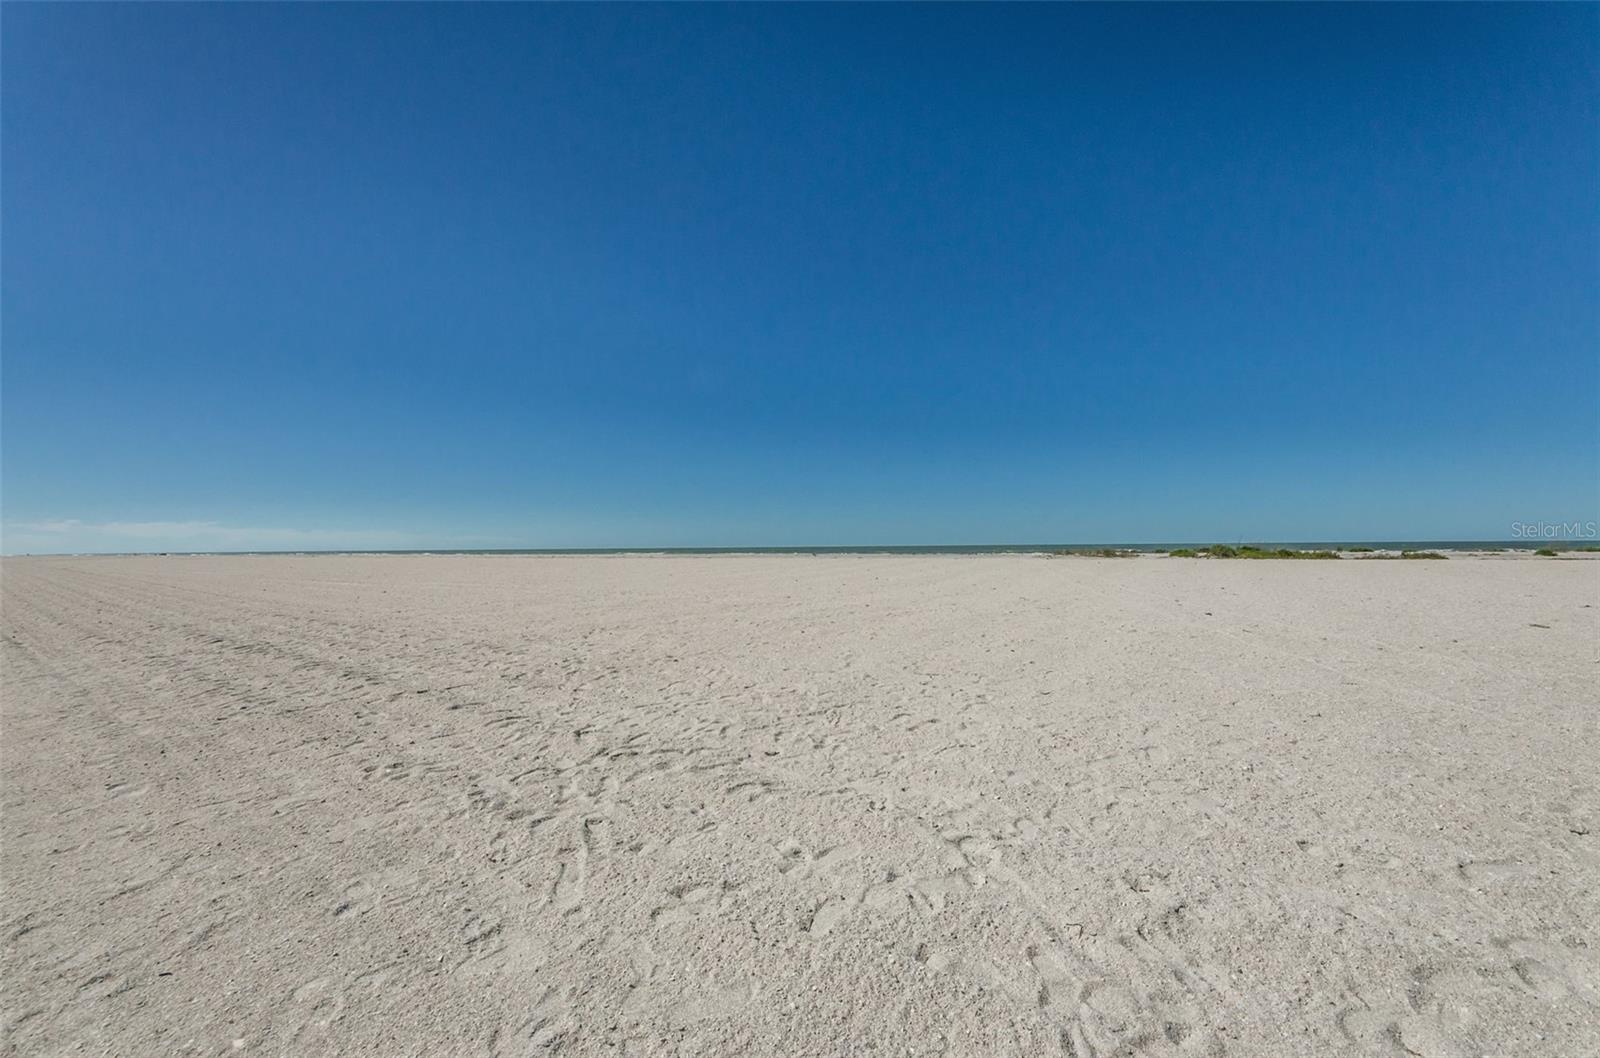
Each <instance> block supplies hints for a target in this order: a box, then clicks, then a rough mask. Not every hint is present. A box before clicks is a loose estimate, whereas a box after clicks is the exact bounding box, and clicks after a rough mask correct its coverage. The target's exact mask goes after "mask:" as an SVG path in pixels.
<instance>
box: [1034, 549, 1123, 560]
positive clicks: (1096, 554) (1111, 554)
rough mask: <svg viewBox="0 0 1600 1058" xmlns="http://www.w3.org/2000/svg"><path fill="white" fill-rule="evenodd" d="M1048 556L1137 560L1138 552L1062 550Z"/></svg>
mask: <svg viewBox="0 0 1600 1058" xmlns="http://www.w3.org/2000/svg"><path fill="white" fill-rule="evenodd" d="M1050 554H1052V555H1055V556H1058V557H1061V558H1085V557H1087V558H1138V557H1139V552H1137V551H1130V550H1129V549H1128V548H1125V547H1084V548H1062V549H1061V550H1059V551H1052V552H1050Z"/></svg>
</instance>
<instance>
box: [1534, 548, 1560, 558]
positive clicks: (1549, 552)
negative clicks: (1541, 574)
mask: <svg viewBox="0 0 1600 1058" xmlns="http://www.w3.org/2000/svg"><path fill="white" fill-rule="evenodd" d="M1534 554H1536V555H1543V556H1544V557H1545V558H1555V557H1556V552H1555V549H1554V548H1550V547H1541V548H1540V549H1539V550H1537V551H1535V552H1534Z"/></svg>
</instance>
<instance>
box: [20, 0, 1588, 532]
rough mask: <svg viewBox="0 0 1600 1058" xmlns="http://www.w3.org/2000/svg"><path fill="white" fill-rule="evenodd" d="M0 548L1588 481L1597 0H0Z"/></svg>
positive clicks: (1323, 514)
mask: <svg viewBox="0 0 1600 1058" xmlns="http://www.w3.org/2000/svg"><path fill="white" fill-rule="evenodd" d="M0 29H3V57H0V58H3V75H0V76H3V86H0V87H3V104H0V106H3V140H0V147H3V244H0V250H3V277H0V278H3V291H4V293H3V297H4V303H3V310H4V318H3V327H4V330H3V343H4V347H3V352H4V360H3V387H4V391H3V393H4V396H3V413H4V419H3V431H4V432H3V442H4V451H3V474H4V477H3V490H4V491H3V504H4V512H3V513H4V522H5V539H4V546H5V548H6V550H8V551H12V552H15V551H29V550H60V549H80V548H85V549H113V550H119V549H125V548H137V549H145V550H148V549H176V548H222V547H240V548H248V547H291V548H297V547H316V546H331V547H349V546H376V547H402V546H447V545H455V546H620V545H647V546H648V545H697V544H699V545H727V544H812V543H814V544H829V543H833V544H838V543H941V542H982V541H995V542H999V541H1063V542H1066V541H1173V540H1196V541H1206V540H1212V539H1229V540H1232V539H1240V538H1244V539H1266V540H1293V539H1325V538H1505V537H1507V536H1509V535H1510V534H1509V526H1510V524H1511V523H1512V522H1514V521H1534V520H1544V521H1558V520H1580V519H1590V518H1596V517H1600V193H1597V189H1600V138H1597V137H1600V132H1597V130H1600V114H1597V98H1600V73H1597V71H1600V7H1596V6H1595V5H1592V4H1591V5H1510V6H1480V5H1473V6H1465V7H1454V6H1435V5H1425V6H1372V5H1360V6H1322V5H1314V6H1295V7H1267V6H1257V5H1243V6H1224V7H1189V8H1178V7H1160V6H1127V7H1116V8H1101V7H1090V6H1058V7H1040V6H1029V7H990V6H985V7H954V6H940V7H917V6H899V5H894V6H882V7H840V6H822V7H811V6H804V7H773V6H756V7H679V6H665V7H632V6H574V7H554V6H516V7H513V6H481V5H470V6H439V7H432V6H387V5H385V6H368V5H345V6H301V5H269V6H243V7H241V6H232V5H213V6H178V5H144V6H106V5H82V6H67V5H48V6H35V5H27V4H16V3H8V4H6V5H5V8H4V14H3V24H0Z"/></svg>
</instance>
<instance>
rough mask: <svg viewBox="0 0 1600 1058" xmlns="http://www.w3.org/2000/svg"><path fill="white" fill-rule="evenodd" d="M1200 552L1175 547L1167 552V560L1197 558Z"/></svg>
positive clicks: (1190, 548)
mask: <svg viewBox="0 0 1600 1058" xmlns="http://www.w3.org/2000/svg"><path fill="white" fill-rule="evenodd" d="M1199 555H1200V552H1198V551H1196V550H1195V549H1194V548H1192V547H1175V548H1173V549H1172V550H1171V551H1168V552H1167V557H1168V558H1198V557H1199Z"/></svg>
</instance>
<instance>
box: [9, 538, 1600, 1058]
mask: <svg viewBox="0 0 1600 1058" xmlns="http://www.w3.org/2000/svg"><path fill="white" fill-rule="evenodd" d="M0 575H3V589H4V594H3V605H4V640H3V647H4V654H3V658H4V699H3V701H4V712H3V727H0V736H3V758H0V761H3V820H0V823H3V840H4V849H3V864H4V883H5V892H4V907H3V911H0V923H3V938H4V958H3V964H0V968H3V970H4V985H3V987H4V1009H3V1016H4V1053H6V1054H16V1055H47V1054H48V1055H54V1054H68V1053H71V1054H115V1055H128V1056H147V1055H168V1054H217V1053H228V1054H238V1053H243V1054H328V1053H348V1054H371V1055H540V1054H547V1053H559V1054H580V1055H590V1054H595V1055H621V1054H630V1055H632V1054H640V1055H645V1054H662V1055H666V1054H684V1055H691V1054H692V1055H801V1054H805V1055H811V1054H817V1055H824V1054H828V1055H831V1054H839V1055H868V1054H871V1055H883V1054H893V1055H905V1054H919V1055H923V1054H933V1055H939V1054H948V1055H984V1056H993V1055H1043V1054H1067V1055H1073V1056H1076V1058H1089V1056H1092V1055H1093V1056H1106V1055H1146V1054H1149V1055H1262V1056H1268V1055H1270V1056H1287V1055H1330V1056H1342V1055H1369V1054H1370V1055H1396V1056H1404V1055H1407V1054H1411V1055H1425V1056H1429V1058H1434V1056H1446V1055H1452V1056H1453V1055H1506V1056H1513V1055H1515V1056H1529V1055H1532V1056H1541V1055H1543V1056H1559V1058H1578V1056H1583V1055H1595V1054H1600V803H1597V802H1600V793H1597V790H1600V764H1597V761H1600V664H1597V660H1600V562H1595V561H1576V560H1575V561H1562V560H1533V559H1527V560H1521V559H1519V560H1494V559H1466V558H1455V559H1452V560H1451V561H1448V562H1362V561H1351V560H1346V561H1343V562H1272V561H1260V562H1244V561H1235V562H1226V561H1204V560H1183V559H1165V558H1151V559H1140V560H1114V559H1109V560H1096V559H1075V558H1074V559H1047V558H1043V557H1032V556H993V557H952V556H941V557H859V556H846V557H818V558H812V557H789V556H785V557H753V556H735V557H448V556H436V557H381V556H367V557H306V558H294V557H226V558H222V557H219V558H178V557H173V558H104V559H26V560H9V559H8V560H6V562H5V563H4V566H3V573H0Z"/></svg>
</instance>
